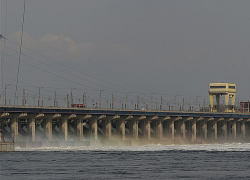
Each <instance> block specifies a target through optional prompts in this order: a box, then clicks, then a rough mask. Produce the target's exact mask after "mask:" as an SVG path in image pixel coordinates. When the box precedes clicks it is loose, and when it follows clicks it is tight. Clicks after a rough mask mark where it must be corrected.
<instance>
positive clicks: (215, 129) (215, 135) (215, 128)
mask: <svg viewBox="0 0 250 180" xmlns="http://www.w3.org/2000/svg"><path fill="white" fill-rule="evenodd" d="M217 132H218V129H217V121H214V122H213V134H214V137H213V138H214V139H217Z"/></svg>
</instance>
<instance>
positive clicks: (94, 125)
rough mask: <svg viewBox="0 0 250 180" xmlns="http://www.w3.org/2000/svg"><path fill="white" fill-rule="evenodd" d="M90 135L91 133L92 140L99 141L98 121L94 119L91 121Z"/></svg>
mask: <svg viewBox="0 0 250 180" xmlns="http://www.w3.org/2000/svg"><path fill="white" fill-rule="evenodd" d="M89 128H90V133H91V139H93V140H97V139H98V136H97V128H98V126H97V119H92V120H90V126H89Z"/></svg>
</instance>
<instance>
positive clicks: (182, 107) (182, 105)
mask: <svg viewBox="0 0 250 180" xmlns="http://www.w3.org/2000/svg"><path fill="white" fill-rule="evenodd" d="M184 102H185V101H184V98H183V99H182V111H184Z"/></svg>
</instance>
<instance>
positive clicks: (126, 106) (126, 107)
mask: <svg viewBox="0 0 250 180" xmlns="http://www.w3.org/2000/svg"><path fill="white" fill-rule="evenodd" d="M128 93H130V92H126V105H125V109H128Z"/></svg>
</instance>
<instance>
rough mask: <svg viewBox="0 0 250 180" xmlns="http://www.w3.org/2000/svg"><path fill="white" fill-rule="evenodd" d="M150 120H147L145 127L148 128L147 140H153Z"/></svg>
mask: <svg viewBox="0 0 250 180" xmlns="http://www.w3.org/2000/svg"><path fill="white" fill-rule="evenodd" d="M150 122H151V121H150V120H145V126H146V139H147V140H150V139H151V131H150V129H151V126H150Z"/></svg>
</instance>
